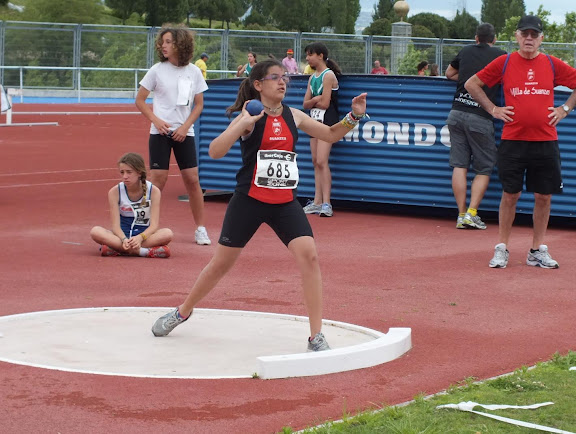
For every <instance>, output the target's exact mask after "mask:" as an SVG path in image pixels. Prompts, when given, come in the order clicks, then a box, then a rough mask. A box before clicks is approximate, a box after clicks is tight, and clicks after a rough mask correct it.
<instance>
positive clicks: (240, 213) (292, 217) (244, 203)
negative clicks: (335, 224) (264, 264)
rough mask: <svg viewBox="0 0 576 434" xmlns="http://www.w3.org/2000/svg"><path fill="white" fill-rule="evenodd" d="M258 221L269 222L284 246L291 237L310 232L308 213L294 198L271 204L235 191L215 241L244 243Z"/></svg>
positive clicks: (311, 235) (258, 225)
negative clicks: (217, 238)
mask: <svg viewBox="0 0 576 434" xmlns="http://www.w3.org/2000/svg"><path fill="white" fill-rule="evenodd" d="M262 223H266V224H267V225H268V226H270V227H271V228H272V230H274V232H276V235H278V238H280V240H281V241H282V242H283V243H284V244H285V245H286V246H287V245H288V244H289V243H290V241H292V240H293V239H295V238H298V237H305V236H308V237H313V236H314V235H313V234H312V228H311V227H310V223H309V222H308V217H306V214H304V210H303V209H302V205H300V203H299V202H298V201H297V200H296V199H294V200H293V201H292V202H288V203H281V204H271V203H264V202H260V201H259V200H256V199H254V198H252V197H250V196H247V195H245V194H244V193H239V192H235V193H234V195H233V196H232V199H230V203H229V204H228V208H226V214H225V216H224V223H223V224H222V233H221V234H220V239H219V240H218V243H219V244H222V245H223V246H227V247H244V246H246V244H248V241H250V239H251V238H252V237H253V236H254V234H255V233H256V231H257V230H258V228H259V227H260V225H261V224H262Z"/></svg>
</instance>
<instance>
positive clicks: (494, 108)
mask: <svg viewBox="0 0 576 434" xmlns="http://www.w3.org/2000/svg"><path fill="white" fill-rule="evenodd" d="M494 110H496V106H494V107H492V116H494Z"/></svg>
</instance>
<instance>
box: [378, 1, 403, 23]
mask: <svg viewBox="0 0 576 434" xmlns="http://www.w3.org/2000/svg"><path fill="white" fill-rule="evenodd" d="M395 2H396V0H379V1H378V4H376V5H374V13H373V14H372V22H375V21H377V20H381V19H388V20H389V21H390V22H394V21H397V19H398V16H397V15H396V12H394V3H395Z"/></svg>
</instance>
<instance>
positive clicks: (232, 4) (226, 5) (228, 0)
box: [213, 0, 249, 29]
mask: <svg viewBox="0 0 576 434" xmlns="http://www.w3.org/2000/svg"><path fill="white" fill-rule="evenodd" d="M213 1H214V3H215V4H216V5H217V7H218V14H217V15H216V17H217V18H218V19H220V20H222V27H224V22H225V23H226V26H227V28H228V29H229V28H230V23H231V22H232V21H238V19H239V18H240V17H241V16H242V15H244V14H245V13H246V10H247V9H248V6H249V5H248V2H247V1H244V0H213Z"/></svg>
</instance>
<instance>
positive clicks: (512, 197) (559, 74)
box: [465, 15, 576, 268]
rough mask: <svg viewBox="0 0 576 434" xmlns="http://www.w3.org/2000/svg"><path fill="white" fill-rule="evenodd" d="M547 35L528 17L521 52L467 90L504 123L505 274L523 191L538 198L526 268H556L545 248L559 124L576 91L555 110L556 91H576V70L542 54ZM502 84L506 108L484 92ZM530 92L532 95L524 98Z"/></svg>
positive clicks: (521, 28)
mask: <svg viewBox="0 0 576 434" xmlns="http://www.w3.org/2000/svg"><path fill="white" fill-rule="evenodd" d="M543 37H544V34H543V33H542V21H541V20H540V18H538V17H537V16H533V15H527V16H524V17H522V18H521V19H520V21H519V22H518V26H517V28H516V41H517V42H518V47H519V49H518V51H516V52H514V53H512V54H510V55H508V56H500V57H497V58H496V59H495V60H493V61H492V62H490V63H489V64H488V65H487V66H486V67H485V68H484V69H482V70H481V71H479V72H477V73H476V74H475V75H473V76H472V77H471V78H469V79H468V81H467V82H466V84H465V87H466V90H467V91H468V92H469V93H470V95H472V97H473V98H474V100H475V101H476V102H477V103H478V104H480V105H481V106H482V107H483V108H484V110H486V111H487V112H488V113H490V114H491V115H492V116H493V117H495V118H497V119H500V120H502V121H504V127H503V128H502V141H501V142H500V145H499V146H498V162H497V164H498V175H499V177H500V181H501V183H502V199H501V200H500V210H499V227H498V244H496V246H495V248H494V257H493V258H492V260H491V261H490V263H489V265H490V267H491V268H506V265H507V264H508V257H509V252H508V248H507V244H508V240H509V238H510V233H511V231H512V225H513V223H514V218H515V216H516V204H517V202H518V199H519V198H520V195H521V194H522V189H523V187H524V185H526V191H529V192H533V193H534V210H533V214H532V221H533V234H532V246H531V248H530V250H529V251H528V255H527V258H526V264H527V265H531V266H534V267H536V266H538V267H542V268H558V262H556V261H555V260H554V259H552V257H551V256H550V253H549V252H548V247H547V246H546V245H545V244H544V237H545V235H546V229H547V228H548V220H549V218H550V205H551V200H552V194H559V193H562V189H563V183H562V173H561V161H560V149H559V147H558V132H557V131H556V127H557V126H558V123H559V122H560V121H561V120H563V119H565V118H566V117H567V116H568V115H569V114H570V112H571V111H572V110H574V107H575V106H576V90H575V91H573V92H572V93H571V94H570V96H569V97H568V99H566V100H564V103H563V104H561V105H559V106H558V107H556V106H555V105H554V88H555V87H556V86H566V87H569V88H570V89H576V69H574V68H572V67H571V66H570V65H567V64H566V63H565V62H564V61H562V60H560V59H558V58H556V57H554V56H549V55H547V54H544V53H541V52H540V45H541V44H542V39H543ZM498 83H500V84H501V85H502V90H503V92H502V93H503V94H504V99H505V103H504V104H505V106H504V107H501V106H498V105H495V104H494V103H493V102H492V101H490V99H489V98H488V96H487V95H486V93H485V90H484V86H485V85H486V86H488V87H492V86H494V85H496V84H498ZM524 89H526V90H528V92H523V90H524Z"/></svg>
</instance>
